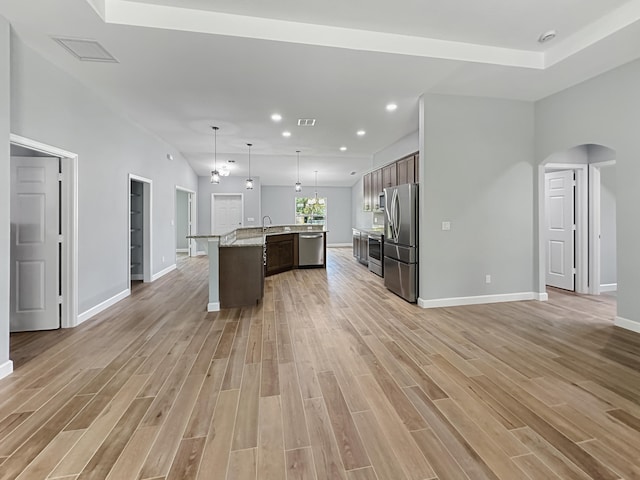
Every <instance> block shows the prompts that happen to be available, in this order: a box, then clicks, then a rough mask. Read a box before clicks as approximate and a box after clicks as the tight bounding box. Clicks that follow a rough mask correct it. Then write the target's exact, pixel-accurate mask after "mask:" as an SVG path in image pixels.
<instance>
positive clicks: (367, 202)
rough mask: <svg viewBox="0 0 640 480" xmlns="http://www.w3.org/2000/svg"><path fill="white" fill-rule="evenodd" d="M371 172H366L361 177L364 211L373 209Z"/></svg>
mask: <svg viewBox="0 0 640 480" xmlns="http://www.w3.org/2000/svg"><path fill="white" fill-rule="evenodd" d="M371 187H372V185H371V173H367V174H366V175H365V176H364V177H362V188H363V197H364V198H363V202H362V203H363V206H364V211H365V212H370V211H371V210H373V192H372V190H371Z"/></svg>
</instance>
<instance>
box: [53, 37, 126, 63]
mask: <svg viewBox="0 0 640 480" xmlns="http://www.w3.org/2000/svg"><path fill="white" fill-rule="evenodd" d="M53 39H54V40H55V41H56V42H57V43H58V44H60V45H61V46H62V47H63V48H64V49H65V50H66V51H67V52H69V53H70V54H71V55H73V56H74V57H76V58H77V59H78V60H81V61H83V62H110V63H118V60H116V59H115V58H114V57H113V55H111V54H110V53H109V52H107V50H106V49H105V48H104V47H103V46H102V45H100V44H99V43H98V42H96V41H95V40H82V39H79V38H60V37H54V38H53Z"/></svg>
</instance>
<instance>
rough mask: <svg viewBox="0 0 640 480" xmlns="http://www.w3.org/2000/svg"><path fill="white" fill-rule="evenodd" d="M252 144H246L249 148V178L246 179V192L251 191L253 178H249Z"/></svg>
mask: <svg viewBox="0 0 640 480" xmlns="http://www.w3.org/2000/svg"><path fill="white" fill-rule="evenodd" d="M252 145H253V144H252V143H247V147H249V177H248V178H247V183H246V184H245V186H246V187H247V190H253V178H251V146H252Z"/></svg>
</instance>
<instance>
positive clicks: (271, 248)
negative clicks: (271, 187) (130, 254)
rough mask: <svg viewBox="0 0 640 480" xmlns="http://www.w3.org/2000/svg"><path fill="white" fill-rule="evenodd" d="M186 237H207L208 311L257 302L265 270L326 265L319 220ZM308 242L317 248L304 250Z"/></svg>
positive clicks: (307, 247)
mask: <svg viewBox="0 0 640 480" xmlns="http://www.w3.org/2000/svg"><path fill="white" fill-rule="evenodd" d="M188 238H191V239H199V240H206V241H207V249H208V256H209V303H208V305H207V310H208V311H209V312H215V311H218V310H220V309H221V308H231V307H242V306H250V305H255V304H256V303H258V302H260V300H261V299H262V296H263V293H264V277H265V276H269V275H272V274H275V273H280V272H285V271H288V270H291V269H294V268H304V267H320V268H324V267H325V266H326V261H325V259H326V230H325V228H324V226H323V225H273V226H269V227H265V228H262V227H248V228H238V229H236V230H234V231H232V232H229V233H225V234H222V235H216V234H212V235H192V236H190V237H188ZM312 242H313V243H312ZM310 245H314V246H315V247H314V248H315V249H316V250H318V249H321V251H319V252H318V251H316V252H315V255H313V254H309V252H307V250H308V249H309V246H310ZM301 248H302V250H301ZM309 258H311V259H312V260H311V261H309V260H308V259H309ZM299 259H302V262H300V261H299Z"/></svg>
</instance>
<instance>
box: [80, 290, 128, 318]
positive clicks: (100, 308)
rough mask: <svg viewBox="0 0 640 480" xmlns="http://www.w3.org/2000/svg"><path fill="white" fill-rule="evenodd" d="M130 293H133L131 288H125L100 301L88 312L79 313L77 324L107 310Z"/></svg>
mask: <svg viewBox="0 0 640 480" xmlns="http://www.w3.org/2000/svg"><path fill="white" fill-rule="evenodd" d="M129 295H131V290H129V289H128V288H127V289H126V290H123V291H122V292H120V293H118V294H117V295H114V296H113V297H111V298H108V299H106V300H105V301H104V302H102V303H99V304H98V305H96V306H95V307H92V308H90V309H89V310H87V311H86V312H83V313H81V314H80V315H78V323H77V324H76V326H78V325H80V324H81V323H83V322H86V321H87V320H89V319H90V318H91V317H94V316H95V315H97V314H99V313H100V312H102V311H104V310H106V309H107V308H109V307H110V306H112V305H115V304H116V303H118V302H119V301H120V300H122V299H123V298H127V297H128V296H129Z"/></svg>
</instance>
